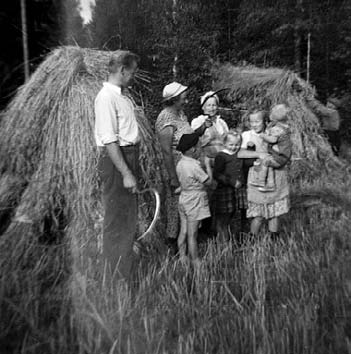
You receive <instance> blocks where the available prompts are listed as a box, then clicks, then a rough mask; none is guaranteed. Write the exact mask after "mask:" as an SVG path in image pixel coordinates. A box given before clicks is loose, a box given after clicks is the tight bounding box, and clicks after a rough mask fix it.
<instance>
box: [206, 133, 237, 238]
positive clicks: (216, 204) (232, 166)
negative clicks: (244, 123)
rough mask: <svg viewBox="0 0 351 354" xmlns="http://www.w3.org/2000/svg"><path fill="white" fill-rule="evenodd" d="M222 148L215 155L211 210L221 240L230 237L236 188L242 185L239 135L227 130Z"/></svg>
mask: <svg viewBox="0 0 351 354" xmlns="http://www.w3.org/2000/svg"><path fill="white" fill-rule="evenodd" d="M223 143H224V149H223V150H221V151H220V152H219V153H218V154H217V155H216V157H215V160H214V168H213V177H214V178H215V180H216V181H217V187H216V189H215V191H214V193H213V196H212V208H213V209H212V210H213V213H214V215H215V220H216V230H217V235H218V237H219V239H220V240H221V241H222V242H225V241H229V239H230V223H231V220H232V218H233V215H234V212H235V206H236V190H238V189H239V188H240V187H241V185H242V161H241V160H240V159H238V156H237V153H238V151H239V149H240V146H241V136H240V134H239V133H237V132H236V131H232V130H231V131H229V132H228V133H227V134H226V136H225V137H224V141H223Z"/></svg>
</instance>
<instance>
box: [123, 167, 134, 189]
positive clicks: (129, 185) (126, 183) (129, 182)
mask: <svg viewBox="0 0 351 354" xmlns="http://www.w3.org/2000/svg"><path fill="white" fill-rule="evenodd" d="M123 187H124V188H126V189H130V190H131V192H132V193H136V191H137V182H136V179H135V177H134V176H133V174H132V173H131V172H130V171H128V172H127V173H125V174H124V175H123Z"/></svg>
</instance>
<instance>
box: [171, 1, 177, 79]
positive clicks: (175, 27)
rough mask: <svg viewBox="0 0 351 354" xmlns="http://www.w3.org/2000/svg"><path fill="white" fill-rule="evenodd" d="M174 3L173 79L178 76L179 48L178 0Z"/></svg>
mask: <svg viewBox="0 0 351 354" xmlns="http://www.w3.org/2000/svg"><path fill="white" fill-rule="evenodd" d="M172 1H173V5H172V20H173V31H174V32H173V36H174V37H173V44H174V59H173V67H172V72H173V79H174V81H176V80H177V76H178V65H177V64H178V48H177V42H178V40H177V34H176V33H177V32H176V31H177V0H172Z"/></svg>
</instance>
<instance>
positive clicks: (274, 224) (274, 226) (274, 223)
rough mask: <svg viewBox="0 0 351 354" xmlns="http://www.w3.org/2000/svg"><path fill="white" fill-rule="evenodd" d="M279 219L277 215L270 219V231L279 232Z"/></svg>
mask: <svg viewBox="0 0 351 354" xmlns="http://www.w3.org/2000/svg"><path fill="white" fill-rule="evenodd" d="M278 229H279V219H278V218H277V217H275V218H272V219H269V220H268V230H269V231H270V232H278Z"/></svg>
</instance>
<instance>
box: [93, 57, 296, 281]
mask: <svg viewBox="0 0 351 354" xmlns="http://www.w3.org/2000/svg"><path fill="white" fill-rule="evenodd" d="M138 61H139V58H138V56H136V55H135V54H133V53H131V52H129V51H118V52H116V53H113V54H112V56H111V59H110V62H109V65H108V72H109V77H108V80H107V82H105V83H104V85H103V88H102V89H101V90H100V92H99V93H98V95H97V97H96V99H95V117H96V118H95V140H96V144H97V146H98V149H99V152H100V153H99V155H100V157H99V164H98V171H99V175H100V180H101V184H102V196H103V204H104V210H105V215H104V224H103V255H104V258H105V260H106V271H107V274H106V276H107V277H108V278H110V279H121V278H128V276H129V274H130V271H131V266H132V259H133V256H132V254H133V241H134V237H135V232H136V226H137V197H136V191H137V180H138V145H139V141H140V137H139V128H138V124H137V121H138V120H137V116H138V114H142V112H141V110H140V109H139V108H138V107H136V105H135V102H134V101H133V99H132V98H131V97H130V96H129V95H128V87H129V86H130V85H131V84H132V82H133V79H134V76H135V74H136V72H137V67H138ZM187 91H188V87H186V86H184V85H182V84H180V83H177V82H172V83H170V84H168V85H166V86H165V88H164V90H163V93H162V96H163V103H164V106H165V107H164V109H163V110H162V111H161V113H160V114H159V116H158V118H157V120H156V125H155V130H156V134H157V137H158V139H159V142H160V145H161V149H162V154H163V165H164V168H165V171H166V173H167V177H168V184H169V186H170V188H167V190H168V195H167V196H166V199H165V208H166V214H167V231H166V233H167V237H169V238H173V239H176V240H177V246H178V251H179V256H180V257H181V258H182V259H185V258H187V257H188V256H189V258H190V259H191V260H192V262H193V263H194V265H198V264H199V256H198V247H197V234H198V229H199V226H200V223H201V221H203V220H205V219H208V218H209V217H210V216H211V217H212V220H213V221H214V223H213V224H214V226H215V230H216V233H217V234H218V237H219V238H220V239H221V240H223V241H224V240H228V239H229V238H230V236H231V235H230V225H231V222H232V218H233V215H234V213H235V211H237V210H240V211H241V217H242V219H243V218H246V217H248V218H251V224H250V233H251V234H252V235H257V234H258V233H259V231H260V228H261V225H262V222H263V220H264V219H267V220H268V229H269V232H270V233H271V235H272V237H277V235H278V230H279V223H278V217H279V216H280V215H282V214H285V213H287V212H288V211H289V186H288V178H287V170H286V167H285V166H286V164H287V163H288V161H289V159H290V157H291V142H290V134H289V124H288V120H287V116H288V114H289V109H288V107H287V106H286V105H285V104H278V105H275V106H274V107H272V109H271V111H270V113H269V115H268V114H266V113H265V112H264V111H253V112H250V114H249V126H250V129H249V130H247V131H244V132H242V131H239V130H232V129H229V128H228V125H227V123H226V122H225V121H224V120H223V119H222V118H221V117H220V115H219V114H218V104H219V98H218V95H217V94H216V92H213V91H209V92H207V93H206V94H204V95H203V96H202V97H201V98H200V104H201V108H202V111H203V114H202V115H200V116H199V117H197V118H194V119H193V120H192V121H191V123H189V121H188V119H187V117H186V115H185V113H184V106H185V104H186V103H187ZM266 115H267V116H269V122H268V121H267V117H266ZM267 123H268V124H267Z"/></svg>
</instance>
